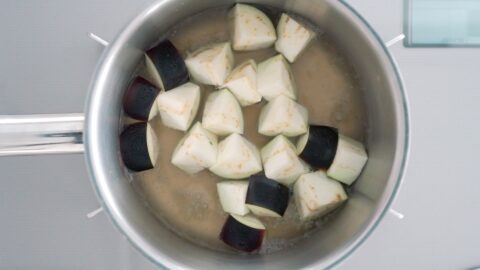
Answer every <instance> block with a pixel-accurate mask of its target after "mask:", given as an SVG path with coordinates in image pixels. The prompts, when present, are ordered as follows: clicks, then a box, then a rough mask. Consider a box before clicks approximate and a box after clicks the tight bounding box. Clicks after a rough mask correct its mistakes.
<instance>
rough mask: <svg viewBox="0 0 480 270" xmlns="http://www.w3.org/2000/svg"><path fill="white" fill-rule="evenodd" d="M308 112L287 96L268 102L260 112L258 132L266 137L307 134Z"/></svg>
mask: <svg viewBox="0 0 480 270" xmlns="http://www.w3.org/2000/svg"><path fill="white" fill-rule="evenodd" d="M307 129H308V111H307V109H305V107H303V106H302V105H300V104H298V103H296V102H295V101H293V100H291V99H289V98H288V97H285V96H278V97H276V98H275V99H273V100H272V101H270V102H268V103H267V105H265V106H264V107H263V108H262V111H261V112H260V118H259V121H258V132H259V133H260V134H263V135H266V136H275V135H278V134H283V135H285V136H288V137H294V136H298V135H301V134H304V133H305V132H307Z"/></svg>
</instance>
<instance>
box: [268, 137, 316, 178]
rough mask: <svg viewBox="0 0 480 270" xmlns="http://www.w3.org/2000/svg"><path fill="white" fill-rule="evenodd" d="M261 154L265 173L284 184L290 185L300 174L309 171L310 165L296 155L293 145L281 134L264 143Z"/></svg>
mask: <svg viewBox="0 0 480 270" xmlns="http://www.w3.org/2000/svg"><path fill="white" fill-rule="evenodd" d="M261 156H262V162H263V167H264V169H265V175H266V176H267V177H268V178H270V179H273V180H276V181H278V182H280V183H282V184H284V185H286V186H289V185H292V184H293V183H295V181H296V180H297V179H298V177H299V176H300V175H302V174H304V173H307V172H309V171H310V167H309V166H308V165H307V164H306V163H305V162H303V160H301V159H300V158H299V157H298V156H297V154H296V151H295V146H294V145H293V144H292V143H291V142H290V141H289V140H288V139H287V138H285V137H284V136H282V135H278V136H277V137H275V138H274V139H273V140H272V141H270V142H269V143H268V144H267V145H265V146H264V147H263V148H262V151H261Z"/></svg>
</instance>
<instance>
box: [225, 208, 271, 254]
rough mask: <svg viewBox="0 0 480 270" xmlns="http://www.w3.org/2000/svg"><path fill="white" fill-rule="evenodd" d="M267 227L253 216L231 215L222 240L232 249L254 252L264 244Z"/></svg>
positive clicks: (226, 223) (226, 222)
mask: <svg viewBox="0 0 480 270" xmlns="http://www.w3.org/2000/svg"><path fill="white" fill-rule="evenodd" d="M264 236H265V226H264V225H263V224H262V222H261V221H260V220H258V219H257V218H255V217H254V216H252V215H246V216H239V215H235V214H230V215H229V216H228V218H227V220H226V221H225V224H224V225H223V228H222V232H221V233H220V239H221V240H222V241H223V242H224V243H225V244H227V245H229V246H230V247H232V248H234V249H237V250H240V251H244V252H253V251H256V250H258V249H259V248H260V247H261V246H262V243H263V238H264Z"/></svg>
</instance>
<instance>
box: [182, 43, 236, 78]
mask: <svg viewBox="0 0 480 270" xmlns="http://www.w3.org/2000/svg"><path fill="white" fill-rule="evenodd" d="M185 64H186V65H187V69H188V72H189V73H190V75H191V76H192V78H193V80H194V81H196V82H198V83H201V84H207V85H214V86H221V85H223V83H224V82H225V79H226V78H227V76H228V74H230V72H231V71H232V68H233V53H232V49H231V47H230V42H223V43H216V44H212V45H208V46H205V47H202V48H200V49H198V50H196V51H194V52H193V53H191V54H190V55H189V56H188V57H187V59H185Z"/></svg>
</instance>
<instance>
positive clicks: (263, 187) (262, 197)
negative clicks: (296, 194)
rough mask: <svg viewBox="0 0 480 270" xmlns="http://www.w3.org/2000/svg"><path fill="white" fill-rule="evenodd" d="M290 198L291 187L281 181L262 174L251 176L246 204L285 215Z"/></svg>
mask: <svg viewBox="0 0 480 270" xmlns="http://www.w3.org/2000/svg"><path fill="white" fill-rule="evenodd" d="M289 198H290V190H289V188H288V187H286V186H284V185H282V184H280V183H279V182H277V181H275V180H272V179H270V178H268V177H266V176H265V175H261V174H257V175H252V176H251V177H250V181H249V183H248V191H247V197H246V199H245V203H246V204H251V205H255V206H259V207H263V208H265V209H268V210H271V211H273V212H275V213H277V214H279V215H280V216H283V214H284V213H285V211H286V210H287V206H288V200H289Z"/></svg>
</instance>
